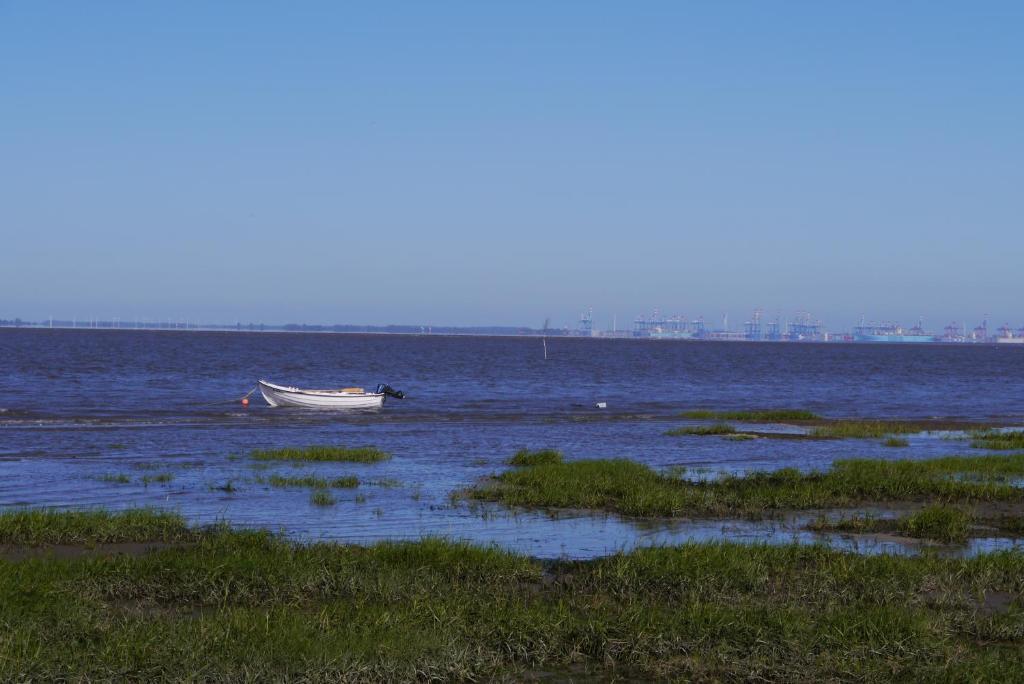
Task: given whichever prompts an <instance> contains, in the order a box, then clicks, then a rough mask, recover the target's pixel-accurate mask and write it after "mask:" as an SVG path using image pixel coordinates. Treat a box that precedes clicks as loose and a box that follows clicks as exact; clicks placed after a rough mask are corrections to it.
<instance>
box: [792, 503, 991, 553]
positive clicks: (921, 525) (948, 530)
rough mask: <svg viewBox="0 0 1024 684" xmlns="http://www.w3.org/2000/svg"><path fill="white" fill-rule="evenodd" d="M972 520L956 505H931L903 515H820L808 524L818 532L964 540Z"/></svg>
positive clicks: (950, 540)
mask: <svg viewBox="0 0 1024 684" xmlns="http://www.w3.org/2000/svg"><path fill="white" fill-rule="evenodd" d="M972 521H973V516H972V515H971V514H970V513H968V512H966V511H964V510H961V509H959V508H954V507H951V506H941V505H931V506H927V507H925V508H922V509H921V510H919V511H917V512H916V513H912V514H911V515H908V516H904V517H902V518H876V517H872V516H862V515H855V516H852V517H849V518H841V519H839V520H828V519H826V518H820V519H818V520H816V521H814V522H812V523H811V524H810V525H808V527H809V528H810V529H812V530H816V531H819V532H854V533H858V534H871V533H895V534H900V535H903V536H905V537H914V538H917V539H927V540H930V541H937V542H943V543H945V544H954V543H957V544H959V543H963V542H965V541H967V538H968V536H969V535H970V531H971V523H972Z"/></svg>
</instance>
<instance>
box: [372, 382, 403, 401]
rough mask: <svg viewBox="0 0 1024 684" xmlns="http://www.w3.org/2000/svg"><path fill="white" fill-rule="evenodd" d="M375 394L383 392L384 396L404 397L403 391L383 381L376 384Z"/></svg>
mask: <svg viewBox="0 0 1024 684" xmlns="http://www.w3.org/2000/svg"><path fill="white" fill-rule="evenodd" d="M377 394H383V395H384V396H386V397H394V398H395V399H405V392H403V391H401V390H396V389H395V388H394V387H392V386H391V385H388V384H385V383H383V382H382V383H380V384H379V385H377Z"/></svg>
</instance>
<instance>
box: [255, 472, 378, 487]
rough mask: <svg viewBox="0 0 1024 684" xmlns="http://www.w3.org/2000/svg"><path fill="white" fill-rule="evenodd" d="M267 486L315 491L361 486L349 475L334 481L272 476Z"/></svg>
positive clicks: (311, 477)
mask: <svg viewBox="0 0 1024 684" xmlns="http://www.w3.org/2000/svg"><path fill="white" fill-rule="evenodd" d="M266 481H267V484H269V485H270V486H271V487H311V488H313V489H330V488H334V489H351V488H353V487H358V486H359V478H357V477H355V476H352V475H349V476H345V477H336V478H333V479H327V478H324V477H316V476H315V475H306V476H303V477H282V476H280V475H271V476H270V477H269V478H267V480H266Z"/></svg>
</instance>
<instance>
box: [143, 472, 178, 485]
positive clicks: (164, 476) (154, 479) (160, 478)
mask: <svg viewBox="0 0 1024 684" xmlns="http://www.w3.org/2000/svg"><path fill="white" fill-rule="evenodd" d="M173 479H174V475H173V474H171V473H160V474H158V475H144V476H143V477H142V484H144V485H149V484H167V483H168V482H170V481H171V480H173Z"/></svg>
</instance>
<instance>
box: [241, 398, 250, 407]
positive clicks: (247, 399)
mask: <svg viewBox="0 0 1024 684" xmlns="http://www.w3.org/2000/svg"><path fill="white" fill-rule="evenodd" d="M248 405H249V398H248V397H246V398H245V399H243V400H242V406H248Z"/></svg>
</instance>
